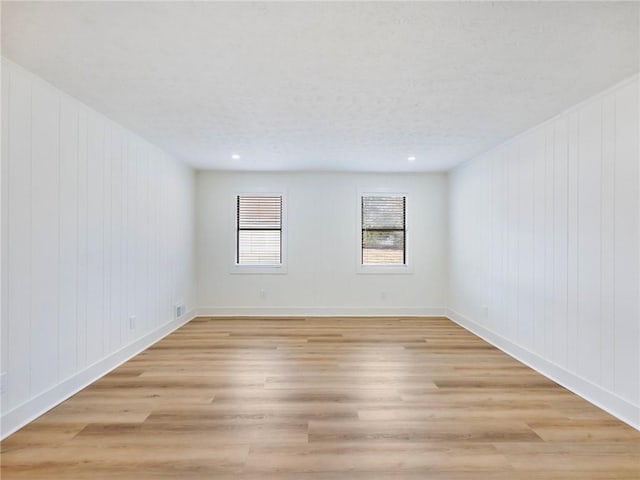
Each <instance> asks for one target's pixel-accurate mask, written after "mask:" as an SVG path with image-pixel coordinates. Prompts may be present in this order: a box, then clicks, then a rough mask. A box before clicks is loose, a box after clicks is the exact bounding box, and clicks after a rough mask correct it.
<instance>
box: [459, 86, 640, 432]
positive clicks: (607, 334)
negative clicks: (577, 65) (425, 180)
mask: <svg viewBox="0 0 640 480" xmlns="http://www.w3.org/2000/svg"><path fill="white" fill-rule="evenodd" d="M639 86H640V81H639V79H638V77H634V78H633V79H630V80H628V81H627V82H625V83H623V84H621V85H619V86H617V87H614V88H613V89H611V90H610V91H608V92H605V93H603V94H600V95H598V96H596V97H594V98H592V99H589V100H587V101H585V102H583V103H582V104H580V105H578V106H576V107H574V108H573V109H572V110H571V111H569V112H567V113H563V114H562V115H559V116H558V117H556V118H554V119H552V120H549V121H547V122H545V123H544V124H542V125H540V126H538V127H536V128H535V129H533V130H531V131H529V132H526V133H525V134H522V135H520V136H518V137H516V138H515V139H513V140H511V141H509V142H507V143H505V144H504V145H501V146H499V147H497V148H496V149H494V150H493V151H492V152H489V153H488V154H483V155H482V156H480V157H478V158H476V159H473V160H471V161H470V162H467V163H466V164H464V165H463V166H461V167H458V168H456V169H455V170H454V171H453V172H452V173H451V175H450V204H451V205H458V204H461V203H464V204H470V205H474V204H478V205H480V206H478V207H476V208H477V209H478V210H479V211H481V210H482V209H483V207H482V206H481V204H487V203H488V204H490V205H491V209H492V210H493V211H492V212H489V215H490V216H491V217H492V218H493V219H494V220H493V221H491V222H476V220H475V219H474V218H471V216H472V215H474V212H473V211H470V210H468V209H463V208H452V209H451V211H450V235H451V251H450V262H451V263H450V265H451V267H450V268H451V272H450V290H451V294H450V298H451V307H452V309H453V310H454V312H455V313H456V314H457V315H460V316H461V318H463V319H467V320H469V321H472V322H475V323H476V325H478V326H480V327H483V328H485V329H487V330H488V331H490V332H492V334H493V333H495V334H496V335H497V338H500V339H503V340H504V341H505V343H506V344H508V345H510V346H514V348H519V349H521V350H519V351H520V352H526V353H521V354H522V355H524V356H528V357H529V358H530V359H533V360H531V361H532V363H535V364H536V365H537V368H541V369H542V370H545V371H547V372H551V373H552V374H553V375H555V376H556V377H557V378H562V379H563V381H566V382H567V384H570V385H571V386H572V388H575V389H577V390H579V391H581V392H583V393H584V392H586V394H587V395H588V396H590V397H591V398H593V399H594V400H595V401H597V402H600V404H602V405H605V406H606V407H607V408H609V409H610V410H611V411H614V412H617V414H619V415H620V416H621V417H622V418H625V419H627V420H629V421H630V422H631V423H634V424H636V425H640V341H639V340H640V331H639V330H640V321H639V318H640V306H639V305H638V302H639V298H638V297H639V295H638V292H639V283H640V280H639V276H640V264H639V261H640V258H639V257H640V233H639V230H640V225H639V222H640V212H639V209H640V192H639V183H640V180H639V174H640V171H639V170H640V152H639V149H640V147H639V138H638V137H639V120H638V116H639V114H638V110H639V103H638V100H639V99H638V90H639ZM538 132H542V135H541V136H537V134H538ZM500 151H506V152H508V154H507V156H506V157H505V163H506V166H505V167H504V169H505V171H506V173H505V174H504V177H505V181H504V182H502V181H501V180H500V179H501V178H502V174H501V171H500V169H497V168H495V166H494V165H487V164H486V163H485V161H484V159H485V158H486V157H487V156H491V155H497V153H498V152H500ZM486 175H491V176H493V177H495V178H494V179H493V180H492V181H491V184H492V185H493V187H492V188H493V189H495V190H498V191H494V192H493V193H492V198H491V200H487V199H486V198H485V197H484V196H483V195H481V194H479V192H478V191H477V190H476V189H475V188H474V187H473V185H474V183H475V182H476V178H485V176H486ZM474 177H475V178H474ZM496 198H500V199H501V200H500V203H499V204H498V203H497V202H496V201H495V199H496ZM531 202H533V203H531ZM503 211H505V219H504V221H503V222H502V223H501V222H500V221H498V218H499V217H500V215H501V213H502V212H503ZM482 229H491V230H492V231H491V232H482V231H480V230H482ZM502 237H504V239H505V241H504V243H503V244H501V243H500V241H499V239H500V238H502ZM465 238H491V239H492V241H493V242H495V243H496V244H501V245H502V248H503V250H504V252H503V257H502V258H503V259H504V262H502V263H501V262H498V261H495V259H496V253H495V251H492V252H491V253H490V255H491V258H492V261H491V262H489V263H488V265H489V267H488V270H487V271H481V272H482V274H480V275H471V276H469V275H467V271H466V270H467V266H468V265H469V264H474V263H478V264H483V261H482V259H475V258H472V257H474V256H476V255H489V254H487V253H483V251H482V250H478V249H477V248H476V247H475V246H474V245H472V244H471V243H469V242H467V241H464V240H462V239H465ZM494 248H495V246H494ZM501 275H504V281H503V282H498V281H495V279H499V278H501ZM476 283H477V285H475V284H476ZM485 285H491V288H493V289H498V291H497V292H496V291H494V292H489V293H488V294H487V296H488V297H489V298H491V299H492V305H494V304H495V305H497V304H499V303H500V301H501V300H500V299H499V297H502V301H504V303H505V312H504V321H503V322H500V321H497V322H492V321H488V320H486V319H484V318H483V316H482V315H479V314H478V312H479V311H480V310H479V308H480V303H479V302H480V299H478V298H476V297H475V296H474V295H471V294H470V292H474V290H475V289H477V288H483V287H484V286H485ZM514 292H517V293H516V294H514ZM529 312H533V313H532V314H530V313H529ZM531 321H533V323H532V325H530V322H531ZM515 325H517V328H514V326H515ZM531 327H533V328H531ZM510 348H511V347H510ZM550 365H552V366H551V367H550ZM559 372H560V373H559Z"/></svg>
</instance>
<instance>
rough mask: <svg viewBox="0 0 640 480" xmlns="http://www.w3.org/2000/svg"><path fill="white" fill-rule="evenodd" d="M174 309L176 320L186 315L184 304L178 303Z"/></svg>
mask: <svg viewBox="0 0 640 480" xmlns="http://www.w3.org/2000/svg"><path fill="white" fill-rule="evenodd" d="M173 308H174V313H175V316H176V318H180V317H182V316H183V315H184V303H178V304H176V305H174V306H173Z"/></svg>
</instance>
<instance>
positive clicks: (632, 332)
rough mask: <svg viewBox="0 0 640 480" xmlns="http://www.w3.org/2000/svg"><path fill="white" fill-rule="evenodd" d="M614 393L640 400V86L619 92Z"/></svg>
mask: <svg viewBox="0 0 640 480" xmlns="http://www.w3.org/2000/svg"><path fill="white" fill-rule="evenodd" d="M615 110H616V120H615V123H616V164H615V167H616V170H615V185H616V197H615V205H616V211H615V227H614V228H615V233H614V235H615V280H614V281H615V323H614V331H615V334H614V335H615V352H616V356H615V360H614V362H615V391H616V393H618V394H619V395H621V396H623V397H624V398H636V399H637V398H638V397H639V395H640V394H639V393H638V392H639V388H638V387H639V386H638V376H639V374H638V370H639V369H640V364H639V362H638V358H639V354H638V349H639V347H638V328H639V325H638V324H639V323H640V322H639V321H638V319H639V318H640V311H639V307H638V301H639V299H638V274H639V272H638V254H639V252H638V250H639V247H638V245H640V237H639V232H638V231H639V225H638V208H639V207H638V203H639V200H638V189H639V186H638V168H639V164H640V161H639V160H638V158H639V156H640V155H639V152H638V129H639V123H638V85H637V84H629V85H627V86H626V87H625V88H622V89H620V90H619V91H617V92H616V104H615Z"/></svg>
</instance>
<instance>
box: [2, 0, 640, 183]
mask: <svg viewBox="0 0 640 480" xmlns="http://www.w3.org/2000/svg"><path fill="white" fill-rule="evenodd" d="M639 9H640V4H638V3H635V2H630V3H612V2H603V3H593V2H586V3H565V2H551V3H515V2H514V3H478V2H464V3H452V2H443V3H435V2H422V3H420V2H413V3H403V2H389V3H359V2H357V3H335V2H321V3H238V2H235V3H201V2H151V3H142V2H133V3H130V2H129V3H125V2H104V3H100V2H87V3H83V2H69V3H57V2H43V3H32V2H15V3H13V2H3V6H2V10H3V11H2V17H3V18H2V53H3V55H5V56H6V57H8V58H10V59H12V60H14V61H15V62H17V63H19V64H21V65H23V66H25V67H26V68H28V69H29V70H31V71H33V72H35V73H37V74H38V75H40V76H42V77H44V78H45V79H47V80H48V81H50V82H51V83H53V84H54V85H56V86H57V87H59V88H60V89H62V90H64V91H66V92H67V93H69V94H71V95H73V96H74V97H76V98H79V99H80V100H82V101H84V102H85V103H87V104H88V105H90V106H92V107H93V108H95V109H97V110H99V111H100V112H102V113H104V114H106V115H107V116H109V117H110V118H112V119H114V120H116V121H117V122H119V123H121V124H122V125H125V126H127V127H129V128H130V129H132V130H133V131H135V132H137V133H139V134H140V135H142V136H144V137H145V138H147V139H148V140H150V141H151V142H153V143H155V144H156V145H158V146H160V147H162V148H164V149H165V150H167V151H168V152H170V153H172V154H174V155H175V156H176V157H178V158H180V159H182V160H184V161H186V162H187V163H190V164H192V165H194V166H196V167H199V168H216V169H234V170H243V169H248V170H350V171H429V170H443V169H447V168H450V167H451V166H453V165H455V164H457V163H459V162H461V161H463V160H465V159H468V158H469V157H471V156H473V155H475V154H477V153H480V152H482V151H484V150H487V149H488V148H490V147H492V146H494V145H496V144H497V143H499V142H501V141H502V140H505V139H507V138H508V137H510V136H513V135H515V134H517V133H519V132H521V131H523V130H525V129H527V128H528V127H531V126H533V125H535V124H536V123H539V122H541V121H543V120H545V119H547V118H549V117H550V116H553V115H555V114H556V113H559V112H560V111H562V110H563V109H565V108H567V107H569V106H571V105H573V104H575V103H577V102H579V101H580V100H582V99H584V98H587V97H589V96H590V95H592V94H595V93H597V92H598V91H601V90H603V89H605V88H606V87H608V86H610V85H612V84H614V83H616V82H618V81H620V80H622V79H624V78H625V77H628V76H630V75H631V74H633V73H636V72H637V71H638V70H639V57H640V52H639V42H640V39H639V28H638V25H639V18H638V17H639ZM233 153H237V154H239V155H240V156H241V158H240V159H239V160H233V159H232V158H231V155H232V154H233ZM410 155H415V156H416V157H417V158H416V161H415V162H408V161H407V157H408V156H410Z"/></svg>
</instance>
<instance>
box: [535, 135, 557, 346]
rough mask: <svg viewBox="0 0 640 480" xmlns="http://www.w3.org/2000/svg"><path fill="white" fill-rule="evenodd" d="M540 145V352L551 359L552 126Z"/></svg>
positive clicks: (552, 294) (552, 323)
mask: <svg viewBox="0 0 640 480" xmlns="http://www.w3.org/2000/svg"><path fill="white" fill-rule="evenodd" d="M542 130H543V132H544V133H543V135H542V143H543V144H544V153H543V155H544V156H543V157H539V160H540V159H543V161H544V178H545V181H544V200H543V201H544V235H543V246H542V248H543V249H544V282H543V283H542V284H541V285H539V286H538V288H541V289H542V292H543V293H542V302H543V303H542V308H541V311H542V312H543V313H544V314H543V317H542V318H540V319H539V321H540V322H541V323H543V324H544V327H543V330H544V342H543V345H544V348H543V350H541V352H543V354H544V355H545V357H547V358H550V357H551V350H552V349H551V345H552V339H551V335H552V334H553V325H554V319H553V308H552V307H553V296H554V291H553V209H554V200H555V198H554V190H553V177H554V173H555V172H554V153H555V152H554V148H553V147H554V144H553V143H554V131H553V125H552V124H550V123H547V124H545V125H544V128H543V129H542Z"/></svg>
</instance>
